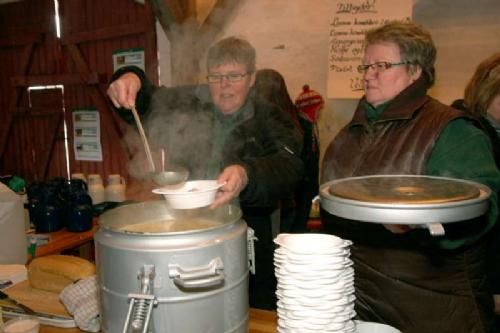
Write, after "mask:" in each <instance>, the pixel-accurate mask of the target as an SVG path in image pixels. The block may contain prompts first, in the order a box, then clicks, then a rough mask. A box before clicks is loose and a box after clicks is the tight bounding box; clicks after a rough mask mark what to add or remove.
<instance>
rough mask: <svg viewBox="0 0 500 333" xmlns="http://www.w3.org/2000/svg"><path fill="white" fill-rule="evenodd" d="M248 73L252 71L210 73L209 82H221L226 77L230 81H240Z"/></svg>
mask: <svg viewBox="0 0 500 333" xmlns="http://www.w3.org/2000/svg"><path fill="white" fill-rule="evenodd" d="M248 74H250V73H249V72H247V73H229V74H209V75H207V81H208V83H219V82H222V79H224V78H225V79H226V80H228V81H229V82H240V81H241V80H243V78H244V77H245V76H247V75H248Z"/></svg>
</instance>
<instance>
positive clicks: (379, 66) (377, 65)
mask: <svg viewBox="0 0 500 333" xmlns="http://www.w3.org/2000/svg"><path fill="white" fill-rule="evenodd" d="M409 64H411V62H409V61H401V62H387V61H377V62H374V63H373V64H368V65H359V66H358V72H360V73H361V74H364V73H366V72H368V69H369V68H371V69H373V70H374V71H375V72H377V73H381V72H383V71H386V70H388V69H389V68H392V67H393V66H399V65H409Z"/></svg>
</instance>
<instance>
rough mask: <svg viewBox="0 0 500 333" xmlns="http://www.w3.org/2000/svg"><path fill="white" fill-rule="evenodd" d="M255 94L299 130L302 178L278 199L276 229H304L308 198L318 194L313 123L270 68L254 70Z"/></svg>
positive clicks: (279, 77)
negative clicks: (289, 193) (289, 194)
mask: <svg viewBox="0 0 500 333" xmlns="http://www.w3.org/2000/svg"><path fill="white" fill-rule="evenodd" d="M255 97H256V99H257V100H261V101H262V102H263V103H271V104H274V105H276V106H278V107H280V108H281V109H282V110H284V111H285V112H287V113H288V114H289V115H290V119H291V120H292V121H293V123H294V124H295V126H296V127H297V129H299V130H300V131H301V132H302V133H303V136H304V142H303V149H302V153H301V158H302V161H303V163H304V177H303V178H302V179H301V181H300V183H299V185H298V187H297V188H296V190H295V192H294V193H291V196H290V197H288V198H284V199H282V200H281V206H280V232H282V233H304V232H308V229H307V221H308V220H309V212H310V210H311V205H312V199H313V198H314V197H315V196H316V195H317V194H318V187H319V184H318V182H319V147H318V139H317V136H316V132H315V131H314V124H313V123H312V122H311V121H310V120H309V119H307V118H306V117H305V116H304V115H303V114H302V113H299V112H298V110H297V108H296V106H295V104H294V103H293V101H292V99H291V98H290V94H289V93H288V89H287V86H286V83H285V79H284V78H283V76H282V75H281V74H280V73H279V72H277V71H275V70H273V69H260V70H258V71H257V76H256V80H255Z"/></svg>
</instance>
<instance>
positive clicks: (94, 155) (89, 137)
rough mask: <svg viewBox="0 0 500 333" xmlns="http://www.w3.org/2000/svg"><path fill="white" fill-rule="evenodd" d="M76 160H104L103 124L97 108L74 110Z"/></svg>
mask: <svg viewBox="0 0 500 333" xmlns="http://www.w3.org/2000/svg"><path fill="white" fill-rule="evenodd" d="M73 145H74V151H75V160H77V161H102V147H101V124H100V118H99V112H98V111H97V110H74V111H73Z"/></svg>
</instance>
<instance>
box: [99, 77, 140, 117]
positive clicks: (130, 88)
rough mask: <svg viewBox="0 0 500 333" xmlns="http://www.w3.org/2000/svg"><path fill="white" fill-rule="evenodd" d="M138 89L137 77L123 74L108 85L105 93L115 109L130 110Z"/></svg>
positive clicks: (138, 81)
mask: <svg viewBox="0 0 500 333" xmlns="http://www.w3.org/2000/svg"><path fill="white" fill-rule="evenodd" d="M140 89H141V80H140V79H139V77H138V76H137V75H136V74H134V73H125V74H123V75H122V76H120V77H119V78H118V79H117V80H115V81H113V82H112V83H111V84H110V85H109V88H108V91H107V93H108V96H109V98H110V99H111V102H113V105H114V106H115V107H117V108H121V107H123V108H126V109H130V108H132V107H133V106H134V105H135V99H136V96H137V92H138V91H139V90H140Z"/></svg>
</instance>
